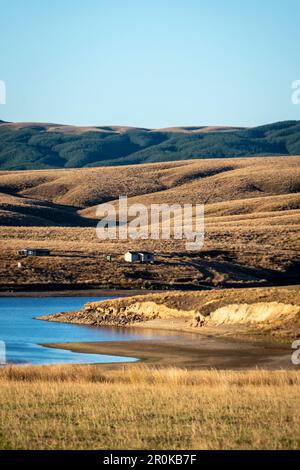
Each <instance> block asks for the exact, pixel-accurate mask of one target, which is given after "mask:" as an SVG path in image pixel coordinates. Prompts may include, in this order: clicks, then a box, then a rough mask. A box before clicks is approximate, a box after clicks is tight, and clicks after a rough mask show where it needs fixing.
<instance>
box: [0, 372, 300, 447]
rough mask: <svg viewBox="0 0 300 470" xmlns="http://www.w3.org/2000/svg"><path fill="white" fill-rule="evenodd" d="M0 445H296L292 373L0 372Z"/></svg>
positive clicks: (297, 382) (298, 390)
mask: <svg viewBox="0 0 300 470" xmlns="http://www.w3.org/2000/svg"><path fill="white" fill-rule="evenodd" d="M0 390H1V394H0V406H1V414H0V426H1V430H0V448H1V449H75V448H76V449H298V448H299V446H300V437H299V436H300V432H299V431H300V411H299V410H300V406H299V404H300V402H299V400H300V399H299V396H300V375H299V373H298V372H293V371H277V372H268V371H263V370H256V371H249V372H230V371H219V372H217V371H214V370H211V371H193V372H191V371H189V372H188V371H186V370H183V369H174V368H169V369H155V368H149V367H145V366H144V367H138V368H136V367H125V368H124V369H123V370H118V371H106V372H105V371H103V370H102V369H101V367H99V366H67V367H66V366H51V367H49V366H48V367H47V366H43V367H22V368H18V367H6V368H4V369H2V370H0Z"/></svg>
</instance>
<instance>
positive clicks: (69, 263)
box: [0, 157, 300, 290]
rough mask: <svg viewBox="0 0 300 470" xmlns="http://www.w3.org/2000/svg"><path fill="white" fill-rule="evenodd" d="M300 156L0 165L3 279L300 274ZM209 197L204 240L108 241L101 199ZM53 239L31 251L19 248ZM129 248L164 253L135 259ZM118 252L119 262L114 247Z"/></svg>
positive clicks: (220, 279)
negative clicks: (197, 247) (195, 244)
mask: <svg viewBox="0 0 300 470" xmlns="http://www.w3.org/2000/svg"><path fill="white" fill-rule="evenodd" d="M299 163H300V159H299V157H276V158H272V157H263V158H262V157H260V158H239V159H238V158H232V159H213V160H210V159H207V160H192V161H180V162H170V163H157V164H146V165H132V166H124V167H121V168H120V167H105V168H104V167H103V168H90V169H86V168H83V169H63V170H35V171H29V170H27V171H2V172H0V192H1V199H0V201H1V204H0V206H1V207H0V222H1V228H0V240H1V243H0V254H1V264H0V274H2V276H1V288H2V290H3V289H7V288H13V287H14V286H16V285H19V286H25V287H26V286H29V285H31V286H35V287H39V286H44V287H46V288H51V287H54V286H61V285H62V286H70V285H73V286H78V287H79V286H80V287H82V286H88V287H108V286H110V287H124V288H152V289H155V288H199V287H201V286H240V285H264V284H268V283H273V284H286V283H296V282H299V271H300V270H299V266H300V260H299V248H300V246H299V245H300V244H299V233H300V230H299V229H300V191H299V188H300V164H299ZM119 195H127V196H128V198H129V200H128V203H129V204H130V203H132V202H141V203H143V204H145V205H146V206H147V207H149V205H150V204H151V203H180V204H183V203H192V204H196V203H204V204H205V243H204V248H203V249H202V250H201V251H196V252H187V251H186V249H185V240H174V239H171V240H136V241H130V240H129V241H123V242H120V241H119V240H118V241H113V240H112V241H103V240H99V239H97V237H96V234H95V225H96V222H97V221H96V215H95V208H96V205H97V204H100V203H103V202H107V201H112V202H113V201H115V200H116V198H118V196H119ZM26 246H34V247H49V248H50V249H51V250H52V256H51V257H48V258H36V259H26V260H23V266H22V268H21V269H20V268H18V267H17V262H18V261H20V259H19V257H18V255H17V254H16V251H17V250H18V249H20V248H23V247H26ZM127 249H146V250H151V251H154V252H155V253H156V255H157V256H156V263H155V264H154V265H151V266H149V265H148V266H142V265H138V266H137V265H136V266H135V267H134V269H132V266H128V265H127V264H126V263H124V262H123V260H122V254H123V253H124V252H125V251H127ZM107 254H112V255H113V258H114V259H113V262H111V263H109V262H107V261H106V255H107Z"/></svg>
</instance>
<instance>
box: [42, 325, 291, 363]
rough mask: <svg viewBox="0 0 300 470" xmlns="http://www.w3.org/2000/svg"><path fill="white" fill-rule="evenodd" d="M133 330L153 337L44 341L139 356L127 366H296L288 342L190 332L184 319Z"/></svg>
mask: <svg viewBox="0 0 300 470" xmlns="http://www.w3.org/2000/svg"><path fill="white" fill-rule="evenodd" d="M128 329H129V328H128ZM126 330H127V328H126ZM132 330H135V331H140V332H142V331H143V330H144V332H145V333H149V334H151V335H152V337H155V339H144V340H131V341H99V342H85V343H84V342H83V343H60V344H44V346H48V347H54V348H61V349H68V350H71V351H74V352H80V353H92V354H105V355H116V356H127V357H135V358H138V359H140V361H141V362H139V363H135V364H130V367H136V366H138V365H139V364H142V363H143V364H145V363H146V364H148V365H155V366H157V367H165V366H168V367H170V366H174V367H182V368H187V369H207V368H216V369H232V370H239V369H253V368H257V367H259V368H264V369H273V370H275V369H295V366H293V364H292V363H291V350H290V347H289V345H281V344H278V343H271V342H263V341H254V342H250V341H246V340H243V339H236V338H232V337H228V336H226V331H222V332H221V331H219V333H218V334H216V332H215V331H213V330H212V329H209V328H203V329H201V330H197V332H193V333H191V332H189V329H186V327H185V324H184V322H183V323H182V322H181V324H180V321H177V322H175V324H173V325H172V326H171V327H170V323H169V325H168V326H167V325H166V322H164V321H163V320H153V321H150V322H147V325H146V324H141V325H140V326H139V327H138V328H132ZM172 330H173V331H172ZM194 331H195V330H194ZM224 334H225V336H224ZM221 335H222V336H221ZM100 366H101V367H103V368H105V369H116V368H121V367H123V366H124V363H118V364H101V365H100Z"/></svg>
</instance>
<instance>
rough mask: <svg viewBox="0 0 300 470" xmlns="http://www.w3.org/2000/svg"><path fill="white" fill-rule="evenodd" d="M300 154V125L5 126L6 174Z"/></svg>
mask: <svg viewBox="0 0 300 470" xmlns="http://www.w3.org/2000/svg"><path fill="white" fill-rule="evenodd" d="M297 154H300V122H299V121H286V122H280V123H275V124H270V125H266V126H260V127H256V128H251V129H242V128H226V127H178V128H166V129H141V128H129V127H117V126H111V127H110V126H106V127H87V128H82V127H75V126H62V125H56V124H40V123H18V124H11V123H1V121H0V169H4V170H26V169H27V170H29V169H46V168H81V167H97V166H110V165H126V164H127V165H128V164H136V163H151V162H163V161H175V160H188V159H196V158H200V159H202V158H225V157H246V156H255V155H297Z"/></svg>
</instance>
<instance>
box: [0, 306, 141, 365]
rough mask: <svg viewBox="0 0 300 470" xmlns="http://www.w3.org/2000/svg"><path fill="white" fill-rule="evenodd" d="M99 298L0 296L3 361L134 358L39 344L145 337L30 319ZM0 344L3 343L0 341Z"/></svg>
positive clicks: (71, 362)
mask: <svg viewBox="0 0 300 470" xmlns="http://www.w3.org/2000/svg"><path fill="white" fill-rule="evenodd" d="M103 299H104V298H103V297H102V298H101V297H97V298H95V297H92V298H91V297H0V341H2V342H4V343H5V350H6V351H5V352H6V362H9V363H14V364H67V363H68V364H75V363H76V364H77V363H85V364H87V363H88V364H92V363H99V362H101V363H107V362H133V361H136V359H135V358H126V357H119V356H106V355H100V354H84V353H74V352H71V351H68V350H63V349H54V348H47V347H44V346H41V345H40V343H65V342H66V343H67V342H81V341H114V340H115V341H120V340H124V341H126V340H130V339H140V338H145V339H146V338H147V336H146V335H143V334H139V333H137V334H135V333H132V332H128V331H126V330H122V329H121V328H98V327H91V326H84V325H74V324H65V323H53V322H47V321H42V320H36V319H34V317H36V316H39V315H46V314H50V313H57V312H63V311H67V310H79V309H81V307H82V306H83V305H84V304H85V303H87V302H93V301H96V300H103ZM148 337H149V336H148ZM1 345H2V346H3V343H1V344H0V346H1ZM0 350H1V348H0ZM0 352H1V351H0ZM0 360H1V358H0Z"/></svg>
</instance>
